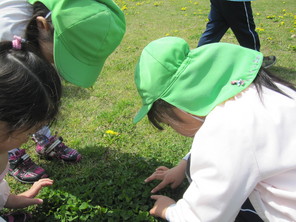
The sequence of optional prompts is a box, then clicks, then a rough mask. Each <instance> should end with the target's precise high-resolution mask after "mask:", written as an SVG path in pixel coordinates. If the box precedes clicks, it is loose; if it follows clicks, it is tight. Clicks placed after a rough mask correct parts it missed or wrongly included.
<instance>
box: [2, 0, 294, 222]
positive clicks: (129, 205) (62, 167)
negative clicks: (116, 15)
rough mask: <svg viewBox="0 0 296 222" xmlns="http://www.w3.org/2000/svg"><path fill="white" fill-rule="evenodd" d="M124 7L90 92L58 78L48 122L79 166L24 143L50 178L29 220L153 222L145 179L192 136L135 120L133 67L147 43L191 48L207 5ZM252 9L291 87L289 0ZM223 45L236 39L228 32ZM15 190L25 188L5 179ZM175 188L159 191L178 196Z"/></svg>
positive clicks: (132, 2) (132, 3) (266, 47)
mask: <svg viewBox="0 0 296 222" xmlns="http://www.w3.org/2000/svg"><path fill="white" fill-rule="evenodd" d="M117 3H118V5H119V6H120V7H121V8H122V10H124V13H125V15H126V22H127V32H126V35H125V37H124V39H123V41H122V44H121V45H120V46H119V47H118V48H117V50H116V51H115V52H114V53H113V54H112V55H111V56H110V57H109V58H108V60H107V62H106V65H105V67H104V69H103V72H102V73H101V75H100V77H99V79H98V81H97V82H96V84H95V85H94V86H93V87H92V88H89V89H83V88H78V87H75V86H74V85H71V84H69V83H66V82H65V83H64V86H65V87H64V97H63V105H62V110H61V115H60V117H59V121H58V122H57V124H56V125H55V126H53V127H52V130H53V131H58V132H59V134H61V135H62V136H63V138H64V141H65V143H66V144H67V145H69V146H70V147H73V148H75V149H77V150H78V151H79V152H80V153H81V154H82V155H83V159H82V161H81V162H80V163H78V164H66V163H62V162H59V161H48V160H43V159H39V158H38V156H37V155H36V153H35V151H34V144H33V142H29V143H28V144H26V145H25V146H24V147H26V148H27V149H28V153H29V154H30V155H31V157H32V159H34V161H36V162H37V163H38V164H40V165H41V166H42V167H44V168H45V169H46V170H47V172H48V173H49V174H50V178H52V179H54V180H55V183H54V185H53V186H52V187H50V188H45V189H44V190H43V191H42V192H41V194H40V195H39V196H40V197H41V198H44V200H45V203H44V204H43V206H41V207H30V208H28V209H27V210H28V211H30V212H32V214H33V216H34V220H33V221H133V222H134V221H160V220H158V219H155V218H153V217H151V216H149V209H150V208H151V207H152V206H153V202H154V201H151V200H150V190H151V189H152V188H153V187H154V186H155V185H156V184H157V182H152V183H150V184H145V183H144V182H143V181H144V179H145V178H146V177H147V176H149V175H150V174H151V173H152V172H153V171H154V169H155V168H156V167H157V166H159V165H165V166H168V167H172V166H174V165H175V164H177V163H178V161H179V160H180V159H181V158H182V157H183V155H185V154H186V153H187V152H188V151H189V149H190V144H191V139H189V138H184V137H182V136H179V135H177V134H176V133H175V132H173V131H172V130H170V129H167V130H165V131H163V132H159V131H157V130H156V129H154V128H153V127H152V126H151V125H150V124H149V123H148V121H147V119H146V118H145V120H143V121H141V122H140V123H139V124H137V125H134V124H133V123H132V118H133V117H134V115H135V114H136V112H137V110H138V109H139V108H140V106H141V101H140V99H139V96H138V94H137V91H136V88H135V85H134V82H133V75H134V68H135V65H136V62H137V59H138V57H139V55H140V53H141V51H142V49H143V48H144V47H145V46H146V45H147V44H148V43H149V42H150V41H152V40H155V39H157V38H161V37H164V36H178V37H182V38H184V39H185V40H186V41H188V43H189V45H190V46H191V47H192V48H195V47H196V45H197V42H198V40H199V38H200V36H201V34H202V32H203V31H204V29H205V25H206V22H207V15H208V12H209V9H210V8H209V7H210V5H209V4H210V3H209V0H206V1H191V0H165V1H153V0H147V1H145V0H143V1H141V0H125V1H123V0H117ZM252 7H253V14H254V18H255V22H256V25H257V31H258V33H259V36H260V40H261V51H262V52H263V53H264V54H265V55H276V56H277V58H278V60H277V64H276V65H275V66H274V67H272V68H271V69H270V70H271V71H273V72H274V73H275V74H277V75H279V76H281V77H283V78H285V79H287V80H289V81H292V82H294V83H295V84H296V68H295V63H296V59H295V56H296V14H295V13H296V4H295V0H285V1H279V0H257V1H255V2H253V4H252ZM222 41H223V42H230V43H235V44H237V41H236V39H235V37H234V35H233V33H232V32H231V31H228V32H227V33H226V35H225V36H224V37H223V39H222ZM6 178H7V180H8V182H9V184H10V186H11V187H12V189H13V191H14V192H21V191H24V190H26V189H28V187H29V185H24V184H21V183H19V182H16V181H15V180H14V179H13V178H11V177H9V176H7V177H6ZM185 187H186V182H185V183H184V185H183V186H182V187H181V188H180V189H177V190H174V191H172V190H171V189H169V188H168V189H165V190H164V191H162V192H160V193H161V194H168V195H170V196H172V197H174V198H176V199H177V198H179V197H180V196H181V195H182V192H183V190H184V188H185Z"/></svg>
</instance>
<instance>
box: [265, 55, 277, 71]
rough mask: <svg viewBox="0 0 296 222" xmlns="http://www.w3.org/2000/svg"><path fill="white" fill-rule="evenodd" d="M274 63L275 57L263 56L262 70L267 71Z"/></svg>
mask: <svg viewBox="0 0 296 222" xmlns="http://www.w3.org/2000/svg"><path fill="white" fill-rule="evenodd" d="M275 63H276V57H275V56H264V57H263V63H262V66H263V68H265V69H267V68H269V67H271V66H273V65H274V64H275Z"/></svg>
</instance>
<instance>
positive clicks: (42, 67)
mask: <svg viewBox="0 0 296 222" xmlns="http://www.w3.org/2000/svg"><path fill="white" fill-rule="evenodd" d="M61 94H62V86H61V81H60V77H59V75H58V74H57V72H56V70H55V68H54V67H53V66H52V65H51V64H50V63H49V62H48V61H46V60H45V59H43V58H42V57H40V55H39V53H38V52H36V49H35V48H34V47H31V46H30V45H29V44H27V43H22V44H21V49H15V48H13V47H12V42H11V41H5V42H1V43H0V121H4V122H6V124H7V126H8V132H9V133H12V132H14V131H15V130H19V129H22V130H27V129H30V128H32V127H35V126H39V125H40V124H50V123H51V122H53V121H54V120H55V117H56V115H57V114H58V111H59V107H60V100H61Z"/></svg>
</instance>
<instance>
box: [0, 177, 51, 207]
mask: <svg viewBox="0 0 296 222" xmlns="http://www.w3.org/2000/svg"><path fill="white" fill-rule="evenodd" d="M52 184H53V180H51V179H49V178H45V179H40V180H38V181H37V182H35V183H34V184H33V186H32V187H31V188H30V189H29V190H27V191H25V192H23V193H21V194H18V195H14V194H10V195H9V197H8V199H7V201H6V204H5V207H7V208H24V207H27V206H30V205H34V204H42V203H43V200H42V199H38V198H34V197H35V196H36V195H37V194H38V193H39V191H40V190H41V189H42V187H45V186H50V185H52Z"/></svg>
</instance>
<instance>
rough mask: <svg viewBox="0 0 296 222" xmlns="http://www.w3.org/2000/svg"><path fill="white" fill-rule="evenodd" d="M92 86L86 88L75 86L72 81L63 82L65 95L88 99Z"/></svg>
mask: <svg viewBox="0 0 296 222" xmlns="http://www.w3.org/2000/svg"><path fill="white" fill-rule="evenodd" d="M90 90H91V88H88V89H85V88H82V87H78V86H75V85H73V84H71V83H64V84H63V97H65V98H69V99H71V98H75V99H87V98H89V97H90Z"/></svg>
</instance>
